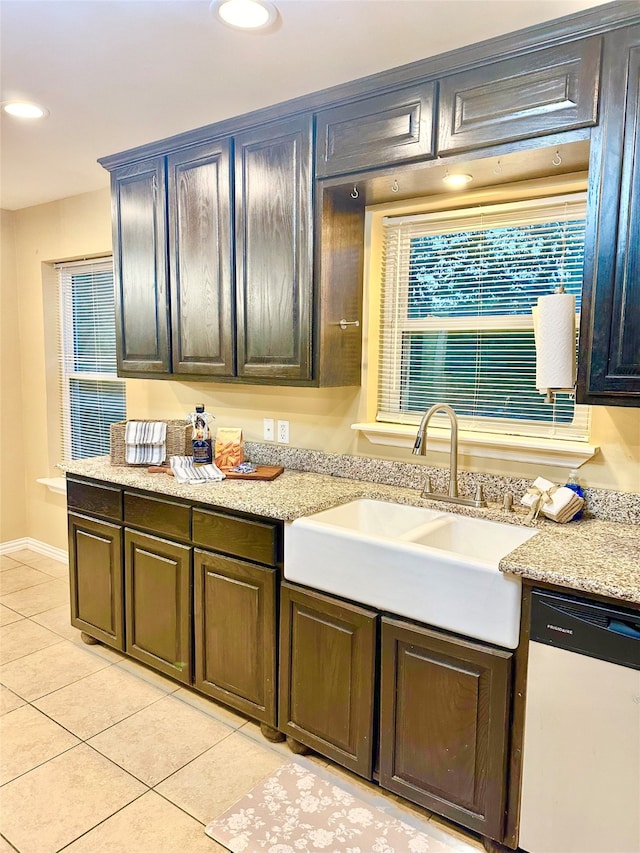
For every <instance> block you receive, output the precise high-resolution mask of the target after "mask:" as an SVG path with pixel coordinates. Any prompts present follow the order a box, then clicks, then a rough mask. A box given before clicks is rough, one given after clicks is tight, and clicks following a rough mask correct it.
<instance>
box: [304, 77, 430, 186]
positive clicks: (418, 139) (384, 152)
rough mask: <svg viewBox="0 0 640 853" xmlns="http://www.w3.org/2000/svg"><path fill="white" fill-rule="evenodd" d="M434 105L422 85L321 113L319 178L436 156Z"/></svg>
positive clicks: (318, 118)
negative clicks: (434, 144) (434, 149)
mask: <svg viewBox="0 0 640 853" xmlns="http://www.w3.org/2000/svg"><path fill="white" fill-rule="evenodd" d="M434 104H435V84H434V83H423V84H420V85H418V86H412V87H410V88H407V89H402V90H401V91H399V92H392V93H391V94H388V95H378V96H377V97H374V98H366V99H365V100H363V101H358V102H357V103H354V104H347V105H346V106H344V107H335V108H334V109H331V110H324V111H322V112H319V113H318V115H317V140H318V144H317V154H316V176H317V177H327V176H328V175H340V174H344V173H345V172H353V171H357V170H358V169H374V168H376V167H379V166H388V165H392V164H393V163H403V162H406V161H407V160H416V159H420V158H427V157H432V156H433V154H434V151H433V148H434V146H433V117H434Z"/></svg>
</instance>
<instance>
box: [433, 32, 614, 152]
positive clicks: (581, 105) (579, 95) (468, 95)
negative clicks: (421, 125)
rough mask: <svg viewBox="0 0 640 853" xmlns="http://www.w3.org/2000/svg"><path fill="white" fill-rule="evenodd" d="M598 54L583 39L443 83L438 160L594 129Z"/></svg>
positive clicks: (596, 46)
mask: <svg viewBox="0 0 640 853" xmlns="http://www.w3.org/2000/svg"><path fill="white" fill-rule="evenodd" d="M601 48H602V39H600V38H591V39H585V40H584V41H580V42H576V43H575V44H567V45H563V46H562V47H557V48H555V47H554V48H549V49H547V50H540V51H535V52H533V53H531V54H528V55H526V56H523V57H518V58H517V59H508V60H504V61H503V62H495V63H492V64H491V65H488V66H487V67H485V68H478V69H475V70H473V71H464V72H462V73H460V74H453V75H452V76H451V77H446V78H445V79H444V80H443V81H442V82H441V83H440V109H439V114H440V125H439V127H440V130H439V140H438V154H446V153H449V152H453V151H465V150H468V149H471V148H480V147H482V146H483V145H492V144H495V143H498V142H511V141H514V140H517V139H525V138H528V137H533V136H542V135H544V134H548V133H554V132H556V131H562V130H574V129H576V128H579V127H589V126H591V125H594V124H596V122H597V120H598V88H599V82H600V53H601Z"/></svg>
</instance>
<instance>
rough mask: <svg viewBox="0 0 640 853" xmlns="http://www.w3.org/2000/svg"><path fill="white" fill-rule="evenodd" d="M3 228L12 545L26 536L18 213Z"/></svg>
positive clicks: (2, 338)
mask: <svg viewBox="0 0 640 853" xmlns="http://www.w3.org/2000/svg"><path fill="white" fill-rule="evenodd" d="M0 227H1V236H2V249H1V251H2V254H1V256H0V261H1V265H2V269H1V272H0V322H1V327H0V348H1V349H0V366H1V378H0V383H1V384H0V436H1V437H2V442H1V444H0V483H1V491H0V542H8V541H10V540H12V539H20V538H21V537H22V536H25V535H26V511H25V507H26V503H25V476H24V463H23V456H24V444H23V422H22V418H21V413H22V392H21V389H22V373H21V362H20V336H19V333H18V282H17V276H16V246H15V214H13V213H10V212H9V211H6V210H3V211H2V220H1V223H0ZM45 428H46V427H45Z"/></svg>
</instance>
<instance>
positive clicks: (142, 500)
mask: <svg viewBox="0 0 640 853" xmlns="http://www.w3.org/2000/svg"><path fill="white" fill-rule="evenodd" d="M190 515H191V509H190V507H188V506H185V505H184V504H179V503H175V502H174V501H168V500H162V499H160V498H151V497H147V496H146V495H136V494H134V493H133V492H125V493H124V520H125V523H126V524H131V525H133V526H134V527H143V528H144V529H145V530H152V531H153V532H154V533H161V534H162V535H163V536H172V537H174V538H176V539H184V540H185V541H188V540H189V539H190V538H191V524H190Z"/></svg>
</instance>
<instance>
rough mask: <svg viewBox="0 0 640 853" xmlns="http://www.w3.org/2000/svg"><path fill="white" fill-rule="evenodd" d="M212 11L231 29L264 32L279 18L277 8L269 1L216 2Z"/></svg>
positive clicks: (232, 0)
mask: <svg viewBox="0 0 640 853" xmlns="http://www.w3.org/2000/svg"><path fill="white" fill-rule="evenodd" d="M211 10H212V11H215V13H216V15H217V16H218V17H219V18H220V20H221V21H222V22H223V23H225V24H228V25H229V26H230V27H239V28H240V29H243V30H262V29H264V28H265V27H268V26H269V25H270V24H272V23H273V22H274V21H275V20H276V18H277V17H278V11H277V9H276V7H275V6H274V5H273V4H272V3H269V2H267V0H217V2H216V0H214V2H213V3H212V4H211Z"/></svg>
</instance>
